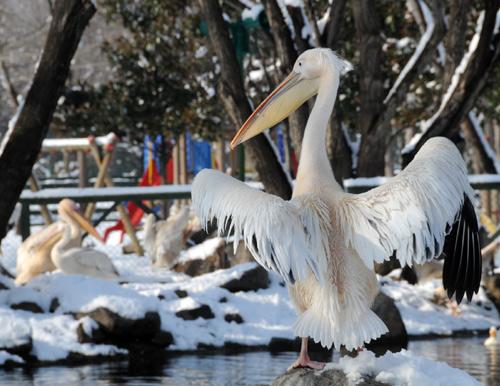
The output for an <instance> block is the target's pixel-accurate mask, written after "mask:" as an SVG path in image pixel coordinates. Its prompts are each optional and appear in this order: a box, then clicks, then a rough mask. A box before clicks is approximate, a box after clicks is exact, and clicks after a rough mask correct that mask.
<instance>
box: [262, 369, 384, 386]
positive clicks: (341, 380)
mask: <svg viewBox="0 0 500 386" xmlns="http://www.w3.org/2000/svg"><path fill="white" fill-rule="evenodd" d="M352 384H353V383H352V382H351V381H349V379H348V378H347V376H346V375H345V373H344V372H343V371H342V370H337V369H327V370H324V371H315V370H311V369H292V370H288V371H287V372H286V373H284V374H283V375H280V376H279V377H278V378H276V379H275V380H274V381H273V383H271V386H350V385H352ZM356 385H357V386H386V385H387V384H386V383H381V382H377V381H375V380H373V379H369V378H365V379H363V380H361V381H360V382H357V383H356Z"/></svg>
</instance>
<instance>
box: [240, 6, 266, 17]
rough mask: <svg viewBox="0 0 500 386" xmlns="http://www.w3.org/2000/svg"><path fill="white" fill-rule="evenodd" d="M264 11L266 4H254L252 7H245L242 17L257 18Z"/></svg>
mask: <svg viewBox="0 0 500 386" xmlns="http://www.w3.org/2000/svg"><path fill="white" fill-rule="evenodd" d="M263 11H264V6H263V5H262V4H254V5H253V6H252V7H250V8H245V9H244V10H243V12H241V19H242V20H245V19H251V20H257V19H258V18H259V15H260V13H261V12H263Z"/></svg>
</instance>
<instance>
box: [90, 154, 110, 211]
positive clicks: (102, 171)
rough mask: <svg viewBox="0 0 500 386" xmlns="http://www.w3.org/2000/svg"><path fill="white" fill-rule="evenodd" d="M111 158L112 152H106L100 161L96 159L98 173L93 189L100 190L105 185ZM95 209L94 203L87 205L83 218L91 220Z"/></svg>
mask: <svg viewBox="0 0 500 386" xmlns="http://www.w3.org/2000/svg"><path fill="white" fill-rule="evenodd" d="M111 156H112V152H110V151H106V154H104V157H103V159H102V161H101V160H100V159H99V160H98V159H96V163H97V166H98V168H99V173H98V174H97V178H96V180H95V183H94V188H101V187H103V186H104V184H105V178H106V176H107V171H108V167H109V164H110V162H111ZM95 207H96V203H95V202H91V203H89V204H88V205H87V208H86V209H85V217H87V218H88V219H89V220H90V219H92V215H93V214H94V211H95Z"/></svg>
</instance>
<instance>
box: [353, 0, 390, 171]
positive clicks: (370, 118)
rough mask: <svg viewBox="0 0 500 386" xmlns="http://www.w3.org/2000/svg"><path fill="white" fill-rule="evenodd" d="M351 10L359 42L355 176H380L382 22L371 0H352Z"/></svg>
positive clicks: (382, 146)
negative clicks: (358, 142)
mask: <svg viewBox="0 0 500 386" xmlns="http://www.w3.org/2000/svg"><path fill="white" fill-rule="evenodd" d="M352 9H353V15H354V22H355V26H356V36H357V40H358V45H359V91H360V92H359V95H360V111H359V114H358V125H357V126H358V129H359V131H360V132H361V134H362V142H361V148H360V153H359V164H358V175H360V176H366V177H371V176H378V175H383V173H384V169H385V148H386V145H385V142H386V136H387V133H383V132H381V131H380V130H377V127H375V126H374V123H375V121H376V119H377V117H378V116H379V115H380V113H381V109H382V102H381V101H382V100H383V98H384V76H383V73H382V67H383V66H382V60H383V52H382V44H383V39H382V23H381V20H380V17H379V15H378V13H377V10H376V6H375V2H374V1H371V0H353V1H352Z"/></svg>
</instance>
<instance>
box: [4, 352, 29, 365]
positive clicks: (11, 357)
mask: <svg viewBox="0 0 500 386" xmlns="http://www.w3.org/2000/svg"><path fill="white" fill-rule="evenodd" d="M7 361H12V362H17V363H24V360H23V358H21V357H20V356H17V355H13V354H11V353H8V352H7V351H3V350H0V365H4V364H5V362H7Z"/></svg>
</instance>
